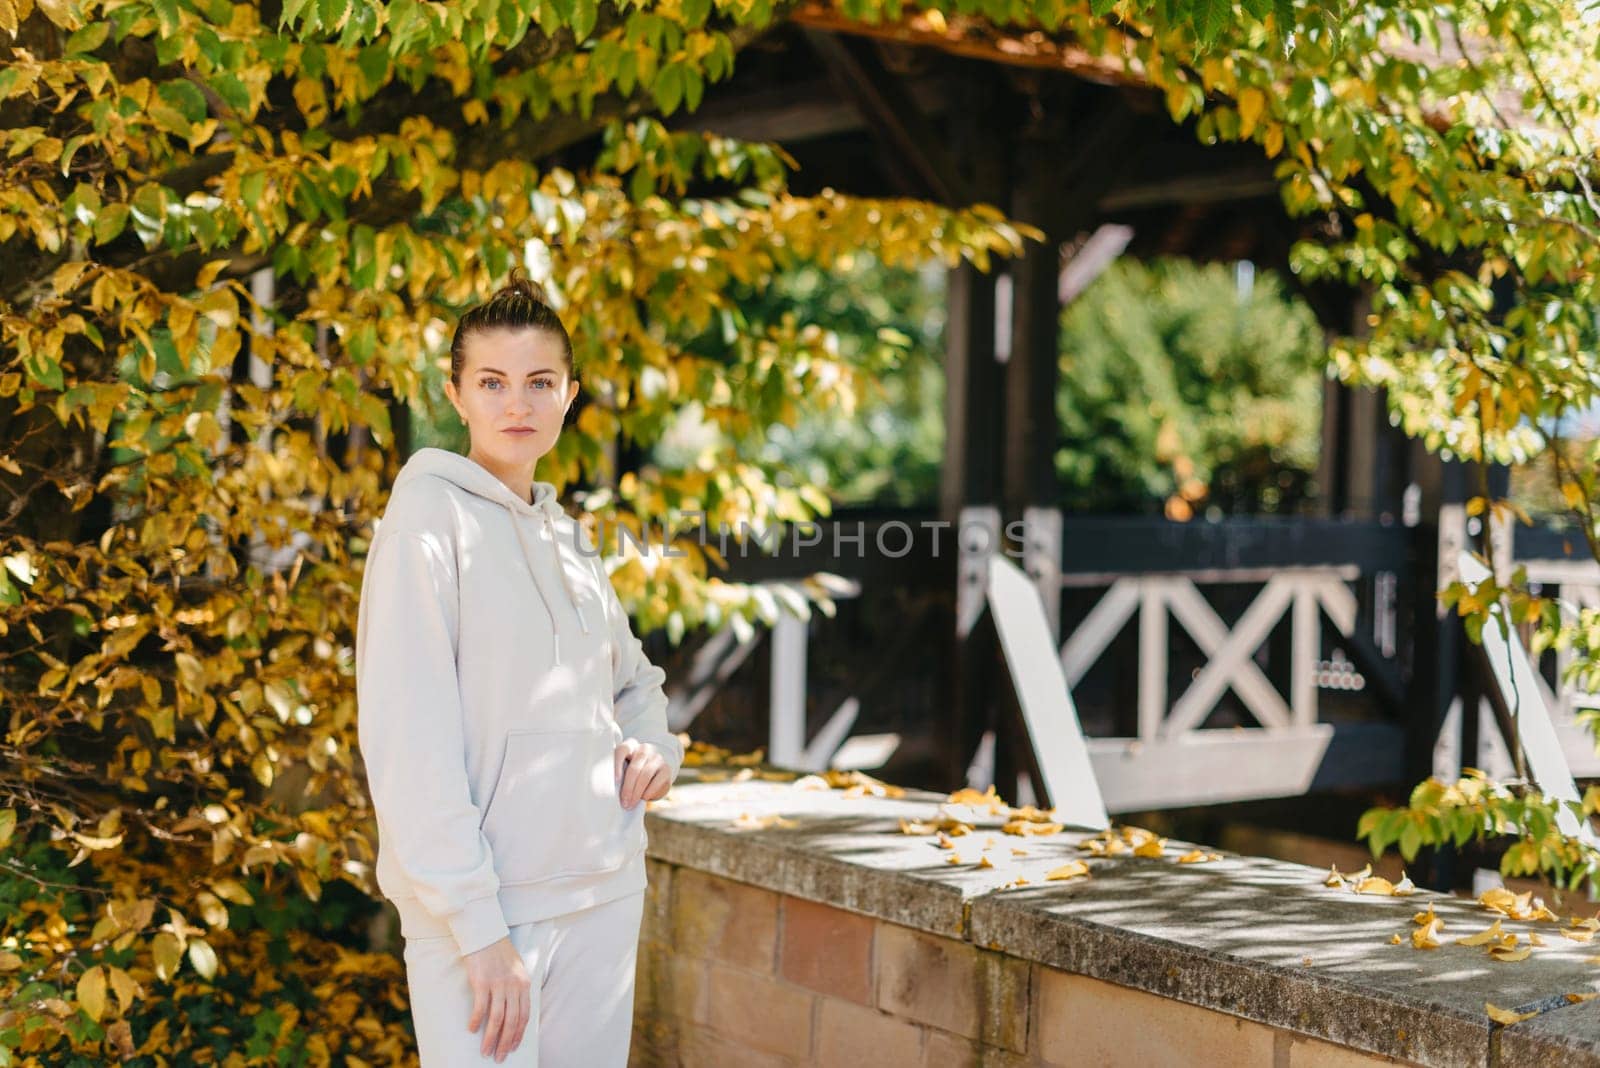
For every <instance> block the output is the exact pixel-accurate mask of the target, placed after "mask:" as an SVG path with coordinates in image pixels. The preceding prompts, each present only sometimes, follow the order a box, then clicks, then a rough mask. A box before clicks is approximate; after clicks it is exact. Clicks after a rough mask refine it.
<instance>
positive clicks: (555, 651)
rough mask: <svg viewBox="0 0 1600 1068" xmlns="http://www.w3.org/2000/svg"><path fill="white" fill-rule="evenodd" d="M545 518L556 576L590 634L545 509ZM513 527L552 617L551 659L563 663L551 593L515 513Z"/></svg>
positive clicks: (542, 600) (534, 581) (542, 598)
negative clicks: (551, 604)
mask: <svg viewBox="0 0 1600 1068" xmlns="http://www.w3.org/2000/svg"><path fill="white" fill-rule="evenodd" d="M539 513H540V515H542V516H543V517H544V528H545V532H546V533H548V534H549V535H550V548H551V549H552V550H553V551H554V552H555V554H556V574H558V575H560V576H561V588H562V590H563V591H565V593H566V595H567V603H568V604H570V605H572V610H573V611H574V612H576V613H577V614H578V625H579V626H581V627H582V628H583V633H585V634H588V633H589V618H588V617H587V616H585V615H584V614H583V608H582V607H581V606H580V605H579V604H578V597H577V595H576V594H575V593H573V592H572V580H571V579H569V578H567V569H566V568H565V567H564V566H562V563H561V545H560V543H559V542H558V541H557V540H556V531H555V525H554V524H553V523H552V522H551V520H550V513H549V512H548V511H545V510H544V509H542V508H541V509H540V510H539ZM511 525H512V526H513V527H515V528H516V531H517V542H518V544H520V545H521V546H522V556H523V559H524V560H526V561H527V564H528V570H529V571H530V572H531V573H532V574H533V585H534V587H535V588H536V589H537V590H538V591H539V601H540V603H541V604H543V605H544V611H545V615H547V616H549V617H550V648H551V659H552V660H553V661H554V662H555V663H557V664H559V663H561V632H560V630H559V629H558V628H557V625H556V613H555V609H553V608H551V607H550V593H549V591H548V590H546V589H545V588H544V583H543V582H541V581H540V579H539V568H538V567H537V566H536V565H535V564H534V558H533V552H532V550H531V549H529V547H528V538H527V534H526V532H525V531H524V530H523V529H522V522H521V520H520V519H518V518H517V516H516V514H515V513H512V516H511Z"/></svg>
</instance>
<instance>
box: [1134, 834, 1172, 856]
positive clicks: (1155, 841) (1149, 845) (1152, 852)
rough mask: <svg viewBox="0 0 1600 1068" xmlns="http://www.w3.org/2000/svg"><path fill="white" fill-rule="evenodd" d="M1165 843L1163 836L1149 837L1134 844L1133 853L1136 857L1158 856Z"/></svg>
mask: <svg viewBox="0 0 1600 1068" xmlns="http://www.w3.org/2000/svg"><path fill="white" fill-rule="evenodd" d="M1166 844H1167V840H1166V839H1165V838H1150V839H1147V840H1146V841H1143V842H1140V843H1139V844H1138V845H1136V846H1134V847H1133V855H1134V856H1136V857H1152V858H1154V857H1160V856H1161V851H1162V850H1163V849H1164V848H1166Z"/></svg>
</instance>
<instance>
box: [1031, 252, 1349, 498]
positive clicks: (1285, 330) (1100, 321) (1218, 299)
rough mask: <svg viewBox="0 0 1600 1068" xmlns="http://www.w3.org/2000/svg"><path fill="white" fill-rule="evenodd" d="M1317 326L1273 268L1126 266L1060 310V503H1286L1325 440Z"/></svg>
mask: <svg viewBox="0 0 1600 1068" xmlns="http://www.w3.org/2000/svg"><path fill="white" fill-rule="evenodd" d="M1325 363H1326V355H1325V351H1324V348H1323V343H1322V337H1321V332H1320V330H1319V328H1318V326H1317V322H1316V318H1315V316H1314V315H1313V314H1312V312H1311V309H1310V308H1308V307H1306V306H1305V305H1304V304H1303V303H1290V302H1289V301H1288V299H1287V298H1286V296H1285V295H1284V292H1283V286H1282V284H1281V283H1280V282H1279V281H1278V280H1277V278H1276V277H1275V276H1274V275H1272V274H1270V273H1263V274H1262V275H1260V276H1259V277H1256V278H1255V281H1254V282H1253V283H1252V284H1251V287H1250V289H1249V291H1248V292H1245V291H1243V290H1241V288H1240V285H1239V282H1238V281H1237V279H1236V276H1235V272H1234V270H1233V269H1232V268H1231V267H1230V266H1227V265H1223V264H1211V265H1208V266H1199V265H1196V264H1192V263H1188V262H1186V261H1183V260H1174V261H1158V262H1157V263H1154V264H1149V265H1146V264H1140V263H1137V262H1130V261H1125V260H1124V261H1119V262H1117V263H1115V264H1113V265H1112V266H1111V267H1110V268H1109V269H1108V270H1107V271H1106V272H1105V273H1104V274H1103V275H1101V276H1100V277H1099V278H1098V279H1096V280H1095V282H1094V284H1093V285H1091V286H1090V287H1089V288H1088V289H1086V290H1085V291H1084V292H1083V294H1082V295H1080V296H1079V297H1078V298H1077V300H1075V301H1074V302H1073V304H1072V305H1071V306H1070V307H1068V308H1066V309H1064V310H1063V312H1062V315H1061V384H1060V388H1059V389H1058V390H1057V394H1056V412H1057V416H1058V418H1059V420H1060V426H1061V439H1062V444H1061V447H1060V449H1059V450H1058V451H1057V453H1056V471H1057V474H1058V475H1059V476H1060V479H1061V484H1062V489H1063V493H1064V494H1065V495H1066V498H1067V499H1066V502H1065V503H1066V504H1067V505H1068V506H1069V507H1071V508H1073V509H1076V510H1080V511H1089V510H1095V511H1130V512H1138V511H1144V510H1146V509H1148V508H1149V507H1151V505H1152V504H1155V505H1158V506H1163V507H1164V510H1165V512H1166V514H1167V515H1169V516H1171V517H1172V518H1176V519H1188V518H1190V517H1191V516H1192V515H1193V514H1194V513H1195V511H1196V510H1197V509H1198V508H1201V507H1206V506H1208V505H1209V506H1210V507H1214V508H1217V509H1218V510H1221V511H1225V512H1227V513H1230V514H1233V513H1255V512H1280V511H1281V512H1290V511H1293V510H1294V506H1295V504H1296V503H1297V501H1298V500H1300V499H1303V498H1304V496H1305V492H1306V488H1307V483H1308V481H1309V478H1310V475H1311V473H1312V472H1313V470H1314V469H1315V467H1316V457H1317V450H1318V447H1319V444H1320V442H1319V439H1318V421H1317V417H1316V413H1317V410H1318V404H1319V402H1320V397H1321V379H1322V375H1321V373H1320V372H1321V368H1322V367H1323V366H1324V365H1325Z"/></svg>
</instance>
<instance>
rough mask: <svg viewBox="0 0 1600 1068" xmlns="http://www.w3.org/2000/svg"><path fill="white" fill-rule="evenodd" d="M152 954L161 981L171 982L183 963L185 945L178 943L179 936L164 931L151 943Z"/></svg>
mask: <svg viewBox="0 0 1600 1068" xmlns="http://www.w3.org/2000/svg"><path fill="white" fill-rule="evenodd" d="M150 952H151V954H152V955H153V956H154V957H155V961H156V975H157V976H158V977H159V978H161V979H166V980H170V979H171V978H172V977H173V976H174V975H177V974H178V967H179V965H180V964H181V963H182V962H183V944H182V943H181V942H179V941H178V936H177V935H175V934H173V933H172V932H171V931H162V932H160V933H159V934H157V935H156V936H155V938H153V939H151V941H150Z"/></svg>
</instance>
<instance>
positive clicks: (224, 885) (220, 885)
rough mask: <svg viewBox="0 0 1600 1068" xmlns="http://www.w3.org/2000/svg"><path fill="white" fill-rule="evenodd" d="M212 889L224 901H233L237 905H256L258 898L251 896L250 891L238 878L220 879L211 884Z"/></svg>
mask: <svg viewBox="0 0 1600 1068" xmlns="http://www.w3.org/2000/svg"><path fill="white" fill-rule="evenodd" d="M211 889H212V890H213V891H214V892H215V893H216V895H217V896H218V897H220V898H222V900H224V901H231V902H233V903H234V904H235V905H254V904H255V903H256V899H255V898H253V897H251V896H250V891H248V890H246V889H245V888H244V886H243V885H242V884H241V883H240V882H239V881H238V880H237V879H218V880H217V881H216V882H214V883H212V884H211Z"/></svg>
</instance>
